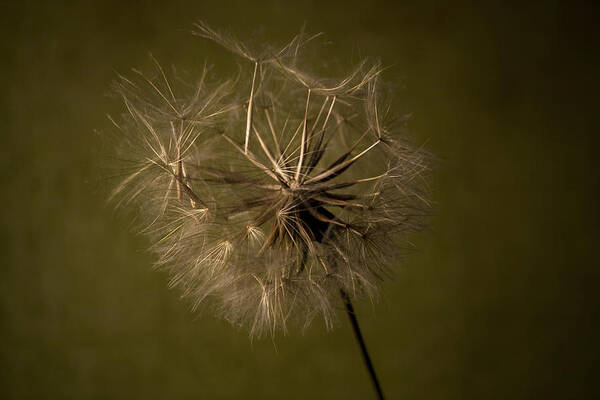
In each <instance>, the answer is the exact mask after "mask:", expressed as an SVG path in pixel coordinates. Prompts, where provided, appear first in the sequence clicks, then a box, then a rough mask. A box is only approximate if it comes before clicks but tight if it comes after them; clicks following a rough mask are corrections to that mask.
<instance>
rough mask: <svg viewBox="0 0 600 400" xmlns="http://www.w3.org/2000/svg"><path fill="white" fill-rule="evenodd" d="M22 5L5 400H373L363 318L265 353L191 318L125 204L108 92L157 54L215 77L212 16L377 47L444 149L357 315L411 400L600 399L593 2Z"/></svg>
mask: <svg viewBox="0 0 600 400" xmlns="http://www.w3.org/2000/svg"><path fill="white" fill-rule="evenodd" d="M13 3H14V4H13V5H10V4H6V3H3V5H2V6H1V7H0V14H1V16H0V18H1V24H0V26H1V28H0V29H1V32H0V33H1V36H0V37H1V39H0V46H1V47H0V54H1V61H0V92H1V93H2V94H1V95H0V101H1V103H0V104H1V107H0V141H1V142H0V165H1V166H2V168H1V169H0V171H1V172H0V177H1V178H0V179H1V181H0V182H1V189H0V190H1V194H2V196H1V198H2V204H3V207H2V208H3V210H2V220H1V224H2V225H1V226H2V229H1V230H0V233H1V235H2V237H1V240H0V246H2V249H0V397H1V398H3V399H22V398H32V399H54V398H57V399H62V398H73V399H87V398H107V399H132V398H134V399H136V398H140V399H155V398H156V399H183V398H201V399H204V398H206V399H212V398H244V399H265V398H289V399H309V398H325V399H334V398H343V399H355V398H371V396H372V388H371V386H370V382H369V380H368V377H367V374H366V372H365V370H364V368H363V365H362V363H361V359H360V353H359V351H358V349H357V347H356V345H355V343H354V338H353V336H352V331H351V329H350V327H349V325H348V323H347V321H346V319H345V316H344V315H343V314H340V318H339V322H338V326H337V328H336V329H335V330H334V331H333V332H326V330H325V329H324V327H323V326H322V324H320V323H315V324H314V325H313V326H312V327H311V328H310V329H309V330H308V331H307V332H305V333H304V334H301V333H299V332H292V333H290V334H289V335H288V336H287V337H279V338H277V339H276V340H275V341H271V340H268V339H262V340H255V341H254V342H250V340H249V338H248V335H247V333H246V332H244V331H238V330H236V329H233V328H231V327H230V326H229V325H228V324H227V323H225V322H222V321H221V320H219V319H216V318H214V316H213V315H211V314H210V313H208V312H204V313H200V314H192V313H190V312H189V306H188V305H187V304H186V303H184V302H181V301H179V299H178V293H177V292H175V291H169V290H168V289H167V288H166V277H165V275H164V274H163V273H160V272H155V271H152V270H151V268H150V265H151V263H152V259H151V257H150V256H149V255H147V254H146V253H145V252H144V248H145V246H146V245H147V244H146V243H145V242H144V241H143V239H140V238H138V237H136V236H135V235H133V233H132V232H131V231H130V226H131V223H130V221H128V220H127V218H126V216H123V215H120V214H115V213H114V212H113V210H112V209H111V208H110V207H109V206H107V205H106V195H105V189H104V188H103V176H102V174H101V173H100V172H99V168H98V166H99V165H100V166H102V163H105V162H108V161H106V160H104V161H103V159H102V157H101V154H102V151H97V150H98V149H101V145H102V143H103V142H102V140H101V134H100V135H99V134H97V133H96V131H100V132H102V131H103V130H105V129H107V128H108V123H107V120H106V118H105V114H106V113H114V112H115V111H116V110H117V109H118V105H117V103H116V102H114V101H112V100H110V99H108V98H107V97H106V96H105V95H106V94H107V92H108V87H109V85H110V83H111V81H112V79H113V78H114V76H115V72H114V71H128V70H129V68H131V67H136V66H148V65H149V59H148V56H147V54H148V52H149V51H151V52H152V53H153V54H154V56H156V58H157V59H159V60H160V61H161V62H162V63H163V64H166V65H169V64H176V65H184V66H188V67H190V68H196V67H200V66H201V65H202V62H203V61H204V59H205V58H208V59H210V60H213V61H214V62H215V63H217V64H218V63H219V62H220V60H221V59H222V58H223V57H224V53H222V52H216V51H215V47H214V46H211V45H209V44H207V43H206V42H204V41H201V40H199V39H198V38H196V37H192V36H191V35H189V34H188V33H187V30H188V29H189V28H190V27H191V24H192V23H193V22H194V21H196V20H198V19H203V20H205V21H206V22H208V23H210V24H211V25H213V26H215V27H219V28H223V29H229V30H231V31H232V32H233V33H235V34H236V35H237V36H239V37H242V38H243V37H254V36H256V35H258V36H262V37H268V38H272V39H273V40H274V41H276V42H281V41H283V40H285V39H287V38H290V37H291V36H292V35H293V34H295V33H296V32H297V31H298V29H299V28H300V27H301V26H302V24H303V23H304V22H306V24H307V30H308V31H310V32H319V31H323V32H325V33H326V35H327V36H326V37H327V38H328V39H329V40H330V41H331V44H330V45H329V49H328V50H327V54H329V56H330V57H331V59H330V60H329V61H330V62H332V64H335V65H341V66H344V65H346V66H347V65H350V63H352V62H355V61H356V60H358V59H359V58H360V57H362V56H380V57H381V59H382V61H383V63H384V64H385V65H389V66H391V68H390V69H388V70H387V71H386V72H385V78H386V79H387V80H388V81H390V82H392V83H394V84H395V85H397V87H398V90H397V91H396V93H395V101H396V102H395V103H394V104H395V106H396V107H397V108H398V110H402V111H406V110H409V111H411V112H412V114H413V119H412V122H411V128H412V131H413V134H414V137H415V139H416V141H417V142H419V143H424V144H425V146H426V147H427V148H428V149H430V150H431V151H432V152H434V153H435V154H436V155H437V156H438V157H439V158H440V161H439V163H438V165H437V170H436V172H435V183H434V189H435V199H436V201H437V203H438V205H437V210H436V217H435V218H434V219H433V220H432V229H431V231H430V232H426V233H424V234H421V235H419V236H416V237H414V238H413V239H414V242H415V243H416V244H417V247H418V249H419V250H418V251H417V252H415V253H414V254H413V255H412V256H411V257H410V258H409V260H408V262H407V263H406V264H404V265H403V266H401V267H400V268H399V269H398V275H397V278H396V280H395V281H394V282H388V283H387V284H386V285H385V288H384V292H383V296H382V297H381V299H380V300H379V302H378V303H377V304H375V305H371V304H369V303H368V302H365V303H362V304H359V305H358V312H359V317H360V319H361V322H362V325H363V330H364V334H365V336H366V339H367V341H368V344H369V347H370V350H371V353H372V357H373V359H374V362H375V364H376V367H377V369H378V373H379V375H380V379H381V381H382V384H383V387H384V390H385V392H386V393H387V395H388V397H389V398H390V399H395V398H397V399H530V398H561V399H566V398H570V399H571V398H572V399H575V398H587V397H588V396H590V393H591V390H592V389H593V378H594V375H593V374H592V370H591V366H592V364H593V363H594V362H595V361H598V352H597V345H595V337H594V334H593V333H594V332H593V330H592V329H593V328H592V321H593V314H594V310H595V309H596V304H597V301H596V299H595V296H594V294H595V293H594V290H595V286H596V285H597V282H598V272H597V260H596V259H595V258H593V257H592V250H595V249H594V248H593V247H595V246H597V242H598V227H599V224H598V207H597V199H596V198H595V197H594V194H595V192H596V191H597V189H598V186H599V184H600V180H599V178H598V166H597V164H594V162H595V161H596V160H595V157H597V154H598V152H597V150H596V149H597V148H598V144H599V141H598V131H597V127H598V123H597V118H593V115H592V112H593V111H595V112H596V113H597V110H594V109H593V108H592V105H593V102H594V100H595V99H596V98H597V95H598V89H599V87H598V86H599V85H598V82H597V80H596V79H593V78H594V77H595V75H597V71H598V59H597V57H596V56H595V54H594V52H595V51H596V49H595V47H596V44H597V43H598V39H597V36H596V33H595V31H594V29H593V27H592V25H593V22H594V21H595V19H594V18H595V17H594V11H596V10H593V9H592V7H589V8H587V9H583V8H578V7H575V6H574V5H573V3H567V2H564V3H561V2H555V1H547V2H544V3H543V5H526V6H523V5H518V6H517V5H516V4H517V3H515V5H513V6H509V5H504V6H490V5H488V6H485V7H484V6H481V5H479V6H476V7H475V6H473V5H465V4H460V3H453V4H449V3H446V2H443V3H438V4H430V3H427V2H422V1H412V2H398V3H397V4H395V5H393V4H392V2H389V3H385V2H369V1H363V2H351V1H350V2H348V1H343V2H342V1H339V2H328V1H293V2H292V1H288V2H283V1H280V2H277V1H267V2H253V1H237V2H234V1H224V0H219V1H211V2H204V1H168V2H167V1H165V2H158V1H138V2H133V1H131V2H125V1H87V2H83V1H82V2H58V1H39V2H18V5H17V2H13ZM213 53H214V54H213ZM325 61H326V60H323V61H322V62H325ZM317 62H318V61H317ZM596 102H597V100H596ZM592 133H593V134H592ZM341 307H342V306H341V304H340V308H341Z"/></svg>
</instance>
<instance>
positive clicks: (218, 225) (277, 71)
mask: <svg viewBox="0 0 600 400" xmlns="http://www.w3.org/2000/svg"><path fill="white" fill-rule="evenodd" d="M195 33H196V34H197V35H199V36H202V37H206V38H209V39H211V40H214V41H215V42H217V43H219V44H221V45H222V46H224V47H225V48H227V49H229V50H230V51H232V52H233V53H234V54H237V55H238V56H241V57H242V58H243V59H244V60H245V63H246V65H247V67H248V71H247V72H245V73H242V74H241V75H240V76H239V77H238V78H236V79H233V80H225V81H222V82H217V83H210V82H208V79H207V75H208V74H207V71H206V69H205V70H203V71H201V72H200V73H199V74H198V76H197V77H195V78H194V80H193V82H194V83H193V84H187V83H181V84H180V85H179V86H177V85H176V82H181V81H182V79H180V77H179V76H176V77H174V78H173V77H169V74H167V73H166V72H165V71H164V70H163V68H162V67H161V66H160V65H159V64H158V62H156V61H155V60H154V59H153V61H154V62H155V64H156V74H155V75H156V76H154V77H148V76H146V75H143V74H142V73H140V72H137V71H136V73H135V77H134V78H125V77H119V79H118V80H117V82H116V83H115V93H116V94H118V96H119V97H120V98H121V99H122V101H123V104H124V108H125V113H124V114H123V116H122V118H121V119H119V121H118V122H117V121H115V120H114V119H111V121H112V122H113V123H114V125H115V126H116V127H117V128H118V130H119V133H120V135H121V138H122V146H121V148H120V153H121V155H122V158H123V159H126V160H127V161H126V162H125V167H126V168H127V169H126V170H124V171H125V173H126V176H125V178H124V179H122V180H121V181H120V182H119V183H118V184H117V185H116V187H115V190H114V192H113V196H114V197H115V198H117V199H118V203H117V204H119V205H123V204H130V203H131V204H136V205H137V208H138V210H139V211H140V215H141V216H142V217H143V218H142V220H143V221H144V226H143V227H142V229H141V231H142V232H143V233H145V234H146V235H147V236H149V238H150V240H151V243H152V245H151V249H152V251H153V252H155V253H156V255H157V265H158V266H159V267H161V268H164V269H166V270H167V271H168V272H169V275H170V282H169V285H170V286H172V287H178V288H179V289H180V290H181V291H182V293H183V296H184V297H187V298H189V299H191V300H192V304H193V308H196V307H198V306H199V305H200V304H205V303H207V304H211V305H212V306H213V307H214V308H215V309H216V311H217V314H218V315H220V316H222V317H223V318H225V319H227V320H229V321H231V322H232V323H234V324H236V325H246V326H248V327H249V329H250V333H251V335H262V334H264V333H271V334H274V333H275V332H276V331H277V330H284V331H285V330H286V329H287V326H288V325H289V324H290V323H300V325H303V326H308V324H309V323H310V322H311V321H312V320H313V318H314V317H315V316H320V317H322V318H323V319H324V321H325V324H326V325H327V327H331V325H332V323H333V321H334V317H335V313H334V308H335V307H334V305H335V304H336V301H337V298H338V294H339V290H340V289H342V290H344V291H345V292H347V293H349V294H350V295H351V296H369V297H374V296H375V295H376V294H377V291H378V287H379V285H380V282H381V281H382V280H383V279H384V278H385V277H386V276H389V275H390V273H391V266H393V265H394V264H396V263H397V262H398V260H399V258H398V257H399V256H402V255H403V254H404V250H405V247H406V246H403V245H402V243H403V241H402V239H403V237H404V236H405V235H406V234H407V233H410V232H413V231H416V230H419V229H421V228H422V227H423V226H424V221H425V216H426V214H427V212H428V209H429V202H428V201H427V190H426V189H427V185H426V179H425V177H426V175H427V171H428V166H427V159H428V157H427V155H426V153H425V152H424V151H423V150H422V149H419V148H416V147H414V146H413V145H411V144H410V143H409V142H408V141H407V140H406V139H405V138H404V137H403V135H402V134H401V132H402V129H399V127H398V126H395V125H394V124H393V122H394V117H393V115H392V114H391V109H390V108H389V107H384V106H383V104H382V100H381V98H380V97H381V95H380V89H379V86H380V85H379V76H380V72H381V67H380V66H379V64H377V63H373V64H368V63H367V62H363V63H361V64H359V65H358V66H357V67H356V68H355V69H354V70H353V71H352V72H351V73H350V74H349V75H348V76H346V77H345V78H343V79H341V80H338V81H330V80H326V79H321V78H318V77H315V76H313V75H311V74H309V73H308V72H306V71H305V70H303V69H300V68H299V67H298V65H299V63H300V61H301V59H300V57H301V56H300V51H299V50H300V49H301V48H302V47H303V46H304V45H305V44H306V43H307V42H308V41H310V40H312V39H313V38H314V37H307V36H306V35H304V34H301V35H298V36H297V37H295V38H294V39H293V40H292V41H290V42H289V43H288V44H286V45H285V46H283V47H281V48H279V49H275V50H273V49H272V48H267V49H266V50H264V51H262V52H260V53H257V54H260V55H256V54H254V53H252V52H251V51H250V50H248V48H247V47H246V46H245V45H244V44H242V43H240V42H238V41H237V40H235V39H233V38H231V37H229V36H226V35H223V34H220V33H218V32H216V31H214V30H212V29H211V28H209V27H208V26H206V25H205V24H202V23H200V24H197V25H196V31H195ZM390 122H392V123H391V124H390ZM400 128H402V127H400Z"/></svg>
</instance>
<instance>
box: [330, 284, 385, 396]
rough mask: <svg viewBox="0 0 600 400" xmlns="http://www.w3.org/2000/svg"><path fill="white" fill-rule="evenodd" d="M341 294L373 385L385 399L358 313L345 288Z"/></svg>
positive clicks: (378, 394) (341, 290)
mask: <svg viewBox="0 0 600 400" xmlns="http://www.w3.org/2000/svg"><path fill="white" fill-rule="evenodd" d="M340 295H341V296H342V300H343V301H344V305H345V306H346V313H347V314H348V317H349V318H350V323H351V324H352V328H353V329H354V336H355V337H356V340H357V341H358V344H359V346H360V350H361V352H362V355H363V361H364V362H365V365H366V367H367V370H368V371H369V375H370V376H371V381H372V382H373V386H375V391H376V392H377V398H378V399H379V400H383V391H382V390H381V385H379V380H378V379H377V375H376V374H375V368H374V367H373V363H372V362H371V357H369V352H368V350H367V345H366V344H365V341H364V339H363V336H362V334H361V333H360V327H359V325H358V319H357V318H356V313H355V312H354V307H353V306H352V302H351V301H350V296H348V293H346V291H345V290H344V289H340Z"/></svg>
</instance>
